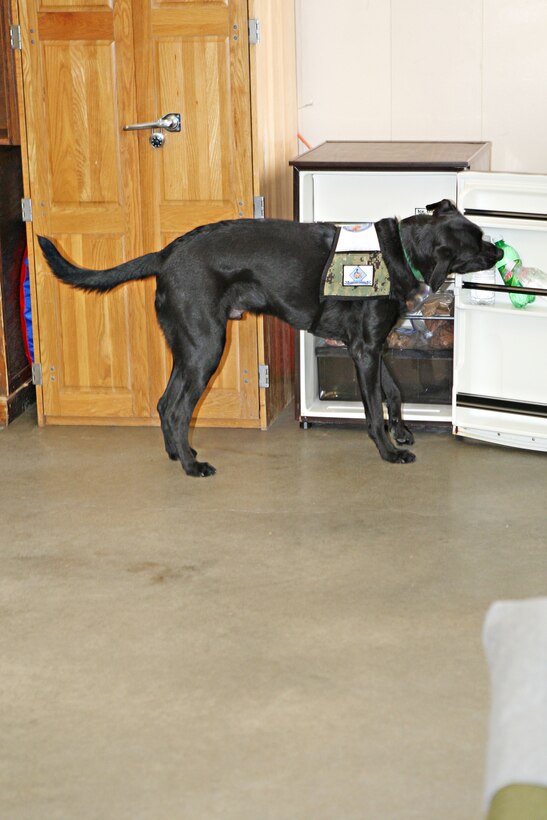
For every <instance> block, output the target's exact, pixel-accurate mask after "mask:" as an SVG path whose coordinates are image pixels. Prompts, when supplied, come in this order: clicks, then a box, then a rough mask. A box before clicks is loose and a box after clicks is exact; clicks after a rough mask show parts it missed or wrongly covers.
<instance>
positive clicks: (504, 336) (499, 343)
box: [452, 287, 547, 451]
mask: <svg viewBox="0 0 547 820" xmlns="http://www.w3.org/2000/svg"><path fill="white" fill-rule="evenodd" d="M471 293H472V291H470V290H467V289H465V288H462V287H456V291H455V299H456V301H455V328H454V340H455V344H454V389H453V399H452V425H453V432H454V433H455V434H456V435H459V436H468V437H470V438H476V439H482V440H484V441H488V442H492V443H496V444H503V445H506V446H511V447H519V448H526V449H531V450H544V451H547V368H546V367H545V361H544V351H545V348H546V346H547V298H546V297H538V298H537V299H536V301H535V302H534V303H532V304H531V305H528V306H527V307H526V308H523V309H521V310H519V309H517V308H514V307H513V306H512V305H511V302H510V301H509V296H508V295H507V294H504V293H496V302H495V304H493V305H479V304H475V303H472V302H471ZM527 405H528V406H527ZM521 409H522V412H519V410H521Z"/></svg>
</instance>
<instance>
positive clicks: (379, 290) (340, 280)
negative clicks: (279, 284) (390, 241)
mask: <svg viewBox="0 0 547 820" xmlns="http://www.w3.org/2000/svg"><path fill="white" fill-rule="evenodd" d="M390 291H391V281H390V278H389V270H388V268H387V265H386V263H385V261H384V257H383V254H382V252H381V250H380V244H379V242H378V236H377V235H376V228H375V226H374V223H373V222H363V223H360V224H358V225H341V226H340V228H339V231H338V233H337V237H336V240H335V243H334V247H333V251H332V253H331V255H330V257H329V260H328V262H327V264H326V266H325V270H324V271H323V276H322V277H321V298H322V299H324V298H326V297H333V298H335V299H363V298H367V297H371V296H374V297H378V296H384V297H388V296H389V294H390Z"/></svg>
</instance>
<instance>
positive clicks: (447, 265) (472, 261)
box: [400, 199, 503, 291]
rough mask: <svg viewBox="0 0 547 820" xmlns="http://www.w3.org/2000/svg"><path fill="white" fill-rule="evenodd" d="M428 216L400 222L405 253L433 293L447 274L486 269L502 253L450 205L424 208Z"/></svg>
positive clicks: (444, 201) (450, 203) (476, 227)
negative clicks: (428, 212) (429, 212)
mask: <svg viewBox="0 0 547 820" xmlns="http://www.w3.org/2000/svg"><path fill="white" fill-rule="evenodd" d="M427 210H428V211H432V213H431V214H427V215H426V214H420V215H418V216H411V217H408V218H407V219H403V220H402V221H401V223H400V225H401V234H402V238H403V242H404V246H405V250H406V252H407V253H408V255H409V256H410V259H411V260H412V263H413V264H414V265H415V267H416V268H418V270H420V271H421V272H422V274H423V277H424V279H425V281H426V282H427V284H428V285H429V286H430V287H431V289H432V290H433V291H436V290H438V289H439V288H440V286H441V285H442V283H443V282H444V280H445V279H446V277H447V275H448V274H449V273H471V272H472V271H477V270H487V269H488V268H491V267H492V266H493V265H495V264H496V262H498V261H499V260H500V259H501V258H502V256H503V251H502V250H501V249H500V248H497V247H496V246H495V245H494V244H492V242H485V241H484V239H483V235H482V231H481V229H480V228H479V227H478V225H475V224H474V223H473V222H471V221H470V220H469V219H466V217H465V216H463V214H461V213H460V212H459V211H458V209H457V208H456V206H455V205H454V203H453V202H451V201H450V200H449V199H443V200H441V202H437V203H435V204H434V205H428V206H427Z"/></svg>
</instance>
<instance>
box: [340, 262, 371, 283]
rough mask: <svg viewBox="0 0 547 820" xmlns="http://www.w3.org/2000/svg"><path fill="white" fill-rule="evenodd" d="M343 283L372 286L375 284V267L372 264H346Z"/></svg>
mask: <svg viewBox="0 0 547 820" xmlns="http://www.w3.org/2000/svg"><path fill="white" fill-rule="evenodd" d="M343 283H344V285H346V286H347V287H359V286H363V285H366V286H368V287H371V286H372V285H373V284H374V268H373V267H372V265H344V273H343Z"/></svg>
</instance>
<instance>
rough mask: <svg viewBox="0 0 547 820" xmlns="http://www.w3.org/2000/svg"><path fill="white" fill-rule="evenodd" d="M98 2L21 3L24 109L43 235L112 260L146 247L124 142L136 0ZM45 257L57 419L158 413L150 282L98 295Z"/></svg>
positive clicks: (49, 377)
mask: <svg viewBox="0 0 547 820" xmlns="http://www.w3.org/2000/svg"><path fill="white" fill-rule="evenodd" d="M94 5H95V6H96V7H97V9H100V10H99V11H94V10H92V11H89V10H86V11H83V10H81V7H80V6H78V5H77V4H75V3H72V4H71V3H67V2H59V0H53V2H49V0H48V6H47V11H41V12H40V13H39V14H38V12H37V8H36V4H35V3H33V2H32V1H31V0H30V2H28V3H25V4H24V5H23V6H22V7H21V8H20V14H21V23H22V27H21V28H22V33H23V36H24V38H25V42H24V47H23V48H24V54H25V55H28V61H25V60H24V61H23V73H24V88H25V114H26V119H27V134H28V154H29V177H30V185H31V195H32V199H33V228H34V232H35V234H44V235H46V236H49V237H51V238H52V239H53V240H54V241H55V242H57V243H58V244H59V246H60V247H61V248H62V249H63V251H64V252H65V253H66V254H67V255H68V256H69V257H70V258H71V259H73V260H74V261H75V262H76V263H77V264H83V265H86V266H87V267H110V266H111V265H115V264H117V263H118V262H120V261H122V260H123V259H127V258H130V257H131V256H135V255H138V254H139V253H140V252H141V245H140V243H139V241H138V239H137V237H138V236H139V233H140V231H139V222H140V202H139V196H140V191H139V188H138V158H137V156H136V154H135V152H133V154H130V153H128V152H123V151H122V147H121V144H120V139H119V132H120V120H122V121H123V120H125V118H127V117H129V118H132V117H133V116H134V115H135V111H136V109H135V100H136V98H135V92H134V79H133V78H134V67H133V50H132V37H131V28H130V26H131V16H130V0H119V2H116V5H115V8H110V7H109V6H108V4H107V3H105V2H101V3H96V4H94ZM42 8H43V7H42ZM86 8H89V6H88V4H87V0H86ZM50 9H53V10H52V11H50ZM34 258H35V264H36V285H37V294H38V304H37V309H38V325H39V352H38V355H39V360H40V361H41V363H42V370H43V402H44V414H45V416H46V418H47V417H57V418H59V419H62V418H63V417H68V416H71V417H81V418H93V417H99V416H103V417H105V418H118V419H120V418H134V417H143V416H146V415H149V413H150V400H149V396H148V384H147V377H146V370H145V368H143V367H142V360H143V347H144V348H146V319H145V317H144V313H143V311H142V309H141V310H137V309H136V305H138V304H139V303H140V305H141V308H142V306H143V304H144V289H143V286H142V285H141V284H138V285H137V287H136V288H135V287H131V288H129V287H124V288H120V289H119V290H118V291H117V292H115V293H112V294H110V295H108V296H106V297H97V296H92V295H89V296H87V295H84V294H82V293H76V292H74V291H71V290H69V289H68V288H66V287H65V286H62V285H60V284H59V283H58V282H57V280H56V279H55V278H54V277H53V276H52V275H51V274H50V272H49V271H48V269H47V267H46V265H45V264H44V262H43V260H42V256H41V254H40V252H39V250H37V252H36V253H35V254H34ZM144 358H146V356H144Z"/></svg>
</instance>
